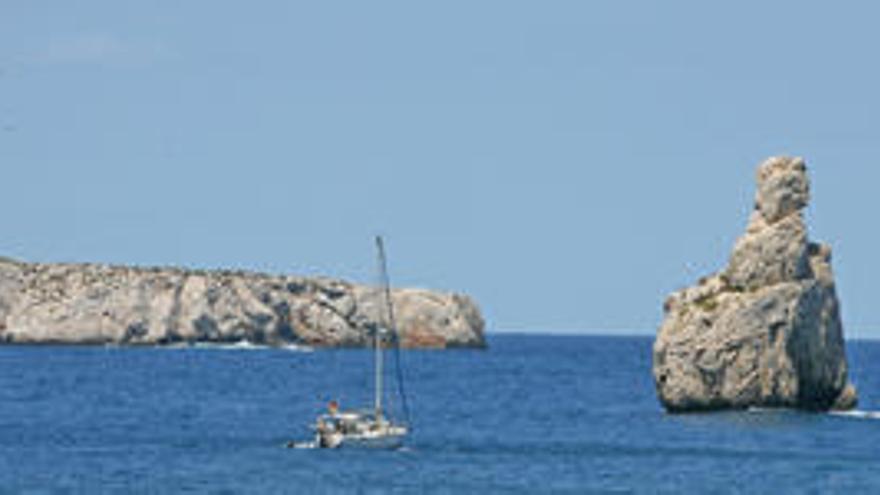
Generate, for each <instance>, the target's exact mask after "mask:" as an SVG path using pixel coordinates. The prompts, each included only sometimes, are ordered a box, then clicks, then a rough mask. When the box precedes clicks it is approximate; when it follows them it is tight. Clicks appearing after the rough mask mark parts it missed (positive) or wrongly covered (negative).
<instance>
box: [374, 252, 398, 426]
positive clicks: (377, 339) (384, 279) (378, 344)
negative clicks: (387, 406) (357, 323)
mask: <svg viewBox="0 0 880 495" xmlns="http://www.w3.org/2000/svg"><path fill="white" fill-rule="evenodd" d="M376 249H377V251H378V255H379V280H380V283H381V284H382V295H383V297H384V299H385V309H386V311H387V314H386V318H387V320H386V318H382V317H380V318H379V322H380V323H381V322H382V321H383V320H385V321H387V322H388V323H387V324H391V322H392V321H393V319H394V314H393V313H392V311H393V310H392V306H391V287H390V283H389V281H388V266H387V262H386V261H385V245H384V243H383V242H382V236H378V235H377V236H376ZM381 327H382V325H381V324H379V325H376V334H375V336H374V337H373V343H374V345H375V349H376V366H375V367H376V397H375V408H376V420H377V421H381V419H382V335H381V332H382V328H381Z"/></svg>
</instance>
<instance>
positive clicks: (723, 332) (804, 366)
mask: <svg viewBox="0 0 880 495" xmlns="http://www.w3.org/2000/svg"><path fill="white" fill-rule="evenodd" d="M757 179H758V192H757V196H756V202H755V210H754V212H753V213H752V216H751V219H750V221H749V225H748V228H747V230H746V233H745V234H744V235H743V236H742V237H741V238H740V239H739V240H738V241H737V242H736V245H735V246H734V248H733V253H732V255H731V257H730V261H729V264H728V266H727V268H725V269H724V270H723V271H722V272H721V273H718V274H715V275H712V276H709V277H706V278H703V279H701V280H700V282H699V284H698V285H697V286H695V287H690V288H687V289H684V290H681V291H679V292H676V293H674V294H672V295H671V296H669V298H668V299H667V300H666V303H665V304H664V310H665V313H666V315H665V320H664V322H663V324H662V326H661V327H660V330H659V332H658V334H657V339H656V341H655V342H654V365H653V372H654V382H655V385H656V388H657V395H658V396H659V398H660V402H661V403H662V404H663V405H664V406H665V407H666V409H668V410H669V411H672V412H684V411H699V410H712V409H726V408H746V407H750V406H758V407H789V408H799V409H807V410H827V409H848V408H852V407H855V404H856V392H855V388H854V387H853V386H852V385H849V384H848V382H847V363H846V355H845V352H844V342H843V328H842V326H841V321H840V309H839V304H838V301H837V295H836V293H835V287H834V276H833V274H832V272H831V248H830V247H829V246H827V245H825V244H815V243H811V242H809V241H808V239H807V228H806V226H805V225H804V219H803V215H802V213H801V211H802V210H803V209H804V208H805V207H806V206H807V204H808V202H809V200H810V183H809V179H808V177H807V169H806V166H805V164H804V161H803V160H802V159H801V158H791V157H774V158H770V159H768V160H767V161H765V162H764V163H762V164H761V165H760V166H759V168H758V177H757Z"/></svg>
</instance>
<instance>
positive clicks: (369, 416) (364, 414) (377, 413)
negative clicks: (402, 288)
mask: <svg viewBox="0 0 880 495" xmlns="http://www.w3.org/2000/svg"><path fill="white" fill-rule="evenodd" d="M376 249H377V251H378V257H379V273H380V278H381V284H382V287H381V289H382V299H383V303H384V304H383V305H382V306H384V307H383V308H381V309H380V313H384V318H383V317H380V318H378V320H379V322H377V324H375V325H372V326H371V327H372V328H371V329H370V330H371V331H370V333H372V337H373V354H374V365H373V373H374V380H373V407H372V408H367V409H360V410H357V409H355V410H348V411H344V410H340V409H339V405H338V403H337V402H336V401H331V402H330V404H329V405H328V407H327V412H326V413H324V414H321V415H319V416H318V418H317V420H316V421H315V424H314V426H313V429H314V431H315V440H314V442H310V443H309V446H310V447H312V448H327V449H336V448H342V447H358V448H379V449H394V448H398V447H400V446H401V445H403V441H404V439H405V438H406V436H407V435H408V434H409V431H410V429H409V426H408V416H409V410H408V406H407V403H406V394H405V393H404V389H403V376H402V373H401V369H400V360H399V355H396V356H395V357H396V358H397V359H396V360H395V363H396V364H397V375H398V376H397V384H398V392H399V393H400V397H401V404H402V407H403V412H404V416H405V417H407V422H401V421H396V420H395V419H394V418H392V416H391V414H389V413H390V411H388V410H386V409H385V407H384V404H383V394H384V391H383V386H384V383H383V378H384V370H383V368H384V364H385V363H384V355H383V347H384V346H385V345H386V343H389V344H392V345H393V349H394V351H395V353H399V346H398V338H397V332H396V328H395V324H394V305H393V303H392V301H391V287H390V283H389V279H388V266H387V262H386V259H385V245H384V243H383V242H382V237H381V236H376ZM383 320H384V321H383ZM289 446H291V447H299V446H302V445H298V444H290V445H289Z"/></svg>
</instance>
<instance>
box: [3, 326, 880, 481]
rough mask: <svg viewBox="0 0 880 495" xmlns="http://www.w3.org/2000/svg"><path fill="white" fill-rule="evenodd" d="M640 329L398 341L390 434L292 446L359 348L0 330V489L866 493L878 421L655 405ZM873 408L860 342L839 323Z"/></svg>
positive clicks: (361, 377)
mask: <svg viewBox="0 0 880 495" xmlns="http://www.w3.org/2000/svg"><path fill="white" fill-rule="evenodd" d="M650 350H651V339H650V338H645V337H632V338H610V337H547V336H524V335H519V336H517V335H505V336H493V337H491V339H490V350H488V351H475V350H454V351H406V352H404V354H403V365H404V369H405V371H406V376H407V378H408V381H407V386H408V392H409V396H410V399H411V406H412V410H413V421H414V426H415V431H414V432H413V435H412V436H411V438H410V439H409V442H408V445H407V447H406V448H404V449H401V450H398V451H387V452H386V451H355V450H339V451H326V450H292V449H286V448H283V445H284V444H285V442H287V441H288V440H291V439H306V438H308V437H309V431H308V429H307V425H308V424H309V423H310V422H311V421H312V420H313V419H314V416H315V415H316V414H317V413H319V412H320V411H321V410H322V408H323V407H324V404H325V403H326V402H327V400H329V399H331V398H336V399H339V400H340V401H341V402H342V403H343V406H356V405H362V404H368V403H369V400H370V388H369V387H370V376H369V374H368V372H369V370H370V366H371V356H370V354H369V353H367V352H364V351H362V350H321V351H315V352H292V351H289V350H277V349H261V350H224V349H145V348H88V347H84V348H70V347H68V348H64V347H5V348H0V370H2V371H0V493H28V494H39V493H318V494H320V493H328V494H336V493H364V494H370V493H437V494H442V493H450V494H451V493H456V494H458V493H592V492H600V493H601V492H606V493H681V492H691V493H726V492H730V493H838V492H848V493H872V492H878V491H880V420H877V419H869V418H866V417H858V416H853V417H845V416H834V415H828V414H808V413H798V412H790V411H761V412H731V413H716V414H698V415H683V416H672V415H667V414H665V413H663V411H662V410H661V408H660V407H659V405H658V403H657V400H656V397H655V395H654V389H653V384H652V381H651V374H650ZM849 356H850V365H851V368H852V372H853V377H854V380H855V381H856V383H857V385H858V387H859V389H860V392H861V397H862V406H861V407H860V409H862V410H867V411H873V410H880V403H878V397H880V343H877V342H867V341H861V342H854V343H851V344H850V346H849Z"/></svg>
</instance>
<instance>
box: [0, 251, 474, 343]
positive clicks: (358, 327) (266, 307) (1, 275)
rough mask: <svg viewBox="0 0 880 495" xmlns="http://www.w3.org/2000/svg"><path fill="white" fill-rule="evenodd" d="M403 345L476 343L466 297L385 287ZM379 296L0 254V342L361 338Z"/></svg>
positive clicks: (237, 276) (324, 282)
mask: <svg viewBox="0 0 880 495" xmlns="http://www.w3.org/2000/svg"><path fill="white" fill-rule="evenodd" d="M392 299H393V301H394V305H395V310H396V315H397V320H398V327H399V331H400V335H401V342H402V344H403V345H404V346H408V347H441V348H442V347H483V346H485V340H484V335H483V319H482V317H481V316H480V312H479V309H478V308H477V306H476V305H475V304H474V302H473V301H472V300H471V299H470V298H468V297H467V296H463V295H458V294H442V293H437V292H430V291H427V290H419V289H397V290H394V291H393V295H392ZM380 314H381V296H380V292H379V291H378V290H377V289H376V288H375V287H367V286H361V285H356V284H352V283H348V282H345V281H342V280H334V279H328V278H303V277H296V276H271V275H265V274H258V273H247V272H228V271H195V270H183V269H175V268H132V267H122V266H107V265H97V264H34V263H20V262H16V261H12V260H8V259H0V343H41V344H44V343H57V344H108V343H110V344H128V345H138V344H144V345H153V344H167V343H176V342H190V343H192V342H237V341H249V342H252V343H264V344H269V345H281V344H285V343H299V344H307V345H313V346H362V345H365V344H366V343H368V342H369V337H368V329H369V328H370V327H371V326H372V325H374V324H375V323H376V322H377V320H378V318H379V315H380Z"/></svg>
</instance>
